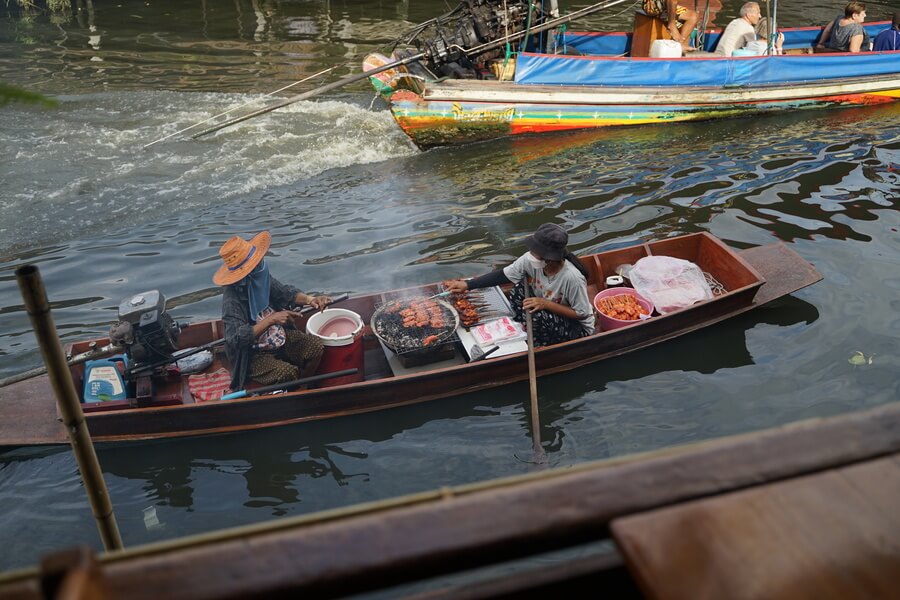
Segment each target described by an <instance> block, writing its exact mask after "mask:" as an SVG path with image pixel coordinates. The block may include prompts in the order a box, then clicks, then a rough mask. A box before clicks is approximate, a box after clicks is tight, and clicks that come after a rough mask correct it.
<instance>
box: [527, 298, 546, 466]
mask: <svg viewBox="0 0 900 600" xmlns="http://www.w3.org/2000/svg"><path fill="white" fill-rule="evenodd" d="M525 297H526V298H530V297H531V290H530V289H529V286H528V282H527V281H526V282H525ZM522 310H523V312H524V313H525V331H526V332H527V334H528V387H529V390H530V391H531V439H532V441H533V443H534V455H533V457H532V462H534V463H537V464H540V465H542V464H546V462H547V454H546V453H545V452H544V447H543V446H542V445H541V415H540V408H539V407H538V395H537V369H536V368H535V366H534V327H533V324H532V322H531V312H530V311H528V310H525V307H524V306H523V307H522Z"/></svg>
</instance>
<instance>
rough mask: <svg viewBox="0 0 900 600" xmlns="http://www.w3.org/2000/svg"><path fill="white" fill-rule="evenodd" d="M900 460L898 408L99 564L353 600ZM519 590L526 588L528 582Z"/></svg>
mask: <svg viewBox="0 0 900 600" xmlns="http://www.w3.org/2000/svg"><path fill="white" fill-rule="evenodd" d="M898 453H900V403H896V402H895V403H892V404H887V405H884V406H878V407H875V408H871V409H868V410H865V411H860V412H855V413H851V414H845V415H839V416H834V417H827V418H814V419H809V420H805V421H800V422H796V423H790V424H787V425H783V426H780V427H776V428H772V429H767V430H763V431H757V432H751V433H745V434H740V435H735V436H730V437H727V438H721V439H716V440H707V441H702V442H697V443H694V444H690V445H686V446H680V447H673V448H665V449H661V450H657V451H653V452H648V453H645V454H638V455H630V456H625V457H618V458H614V459H609V460H603V461H594V462H591V463H585V464H581V465H574V466H572V467H570V468H567V469H551V470H549V471H542V472H537V473H530V474H527V475H519V476H515V477H509V478H505V479H500V480H494V481H491V482H479V483H475V484H469V485H463V486H457V487H453V488H442V489H440V490H434V491H431V492H427V493H420V494H416V495H413V496H406V497H403V498H394V499H391V500H388V501H382V502H374V503H369V504H365V505H357V506H353V507H347V508H342V509H335V510H331V511H326V512H321V513H317V514H313V515H302V516H296V517H287V518H283V519H278V520H275V521H269V522H266V523H261V524H257V525H253V526H245V527H241V528H234V529H230V530H224V531H219V532H214V533H210V534H203V535H198V536H192V537H188V538H182V539H178V540H172V541H167V542H161V543H156V544H152V545H146V546H142V547H137V548H132V549H128V550H125V551H122V552H115V553H111V554H106V555H102V556H100V557H98V560H99V562H100V563H101V565H102V569H103V576H104V579H105V582H106V583H107V584H108V586H109V588H108V589H109V591H110V592H111V594H112V596H114V597H127V598H130V599H132V600H141V599H142V598H154V599H155V598H159V597H166V598H173V599H176V598H197V597H204V598H226V597H227V598H234V597H242V596H252V595H255V596H263V595H266V594H276V593H279V592H281V593H282V594H284V593H285V592H288V591H289V592H291V593H292V594H293V595H294V596H297V595H303V596H304V597H343V596H348V595H351V594H353V593H358V592H363V591H374V590H376V589H380V588H386V587H388V586H392V585H399V584H403V583H407V582H411V581H419V580H424V579H426V578H428V577H433V576H437V575H442V574H450V573H457V572H460V571H462V570H465V569H472V568H477V567H482V566H485V565H488V564H496V563H500V562H502V561H506V560H513V559H516V558H522V557H526V556H530V555H534V554H537V553H541V552H547V551H550V550H554V549H557V548H565V547H571V546H575V545H577V544H582V543H586V542H591V541H597V540H598V539H603V538H604V537H605V536H606V535H608V533H609V529H608V528H609V524H610V523H611V522H612V521H613V520H614V519H616V518H618V517H622V516H624V515H632V514H636V513H639V512H642V511H647V510H653V509H657V508H660V507H665V506H671V505H675V504H678V503H682V502H687V501H691V500H694V499H699V498H706V497H711V496H715V495H720V494H724V493H729V492H734V491H737V490H743V489H753V488H754V487H755V486H760V485H763V484H766V483H772V482H778V481H786V480H791V479H793V478H796V477H802V476H805V475H810V474H815V473H822V472H825V471H827V470H829V469H837V468H842V467H846V466H849V465H854V464H859V463H863V462H866V461H871V460H874V459H878V458H880V457H886V456H898ZM898 458H900V457H898ZM311 557H314V558H311ZM273 565H277V566H278V568H273ZM751 566H752V565H751ZM600 568H602V566H601V567H600ZM40 578H41V574H40V572H39V571H38V569H37V568H30V569H26V570H22V571H20V572H17V573H10V574H8V575H5V576H4V575H0V596H3V597H15V598H42V597H44V596H43V594H42V593H41V580H40ZM517 579H518V580H519V581H520V582H521V581H525V580H527V574H523V575H520V576H517ZM525 587H526V588H527V586H525ZM451 597H452V596H451Z"/></svg>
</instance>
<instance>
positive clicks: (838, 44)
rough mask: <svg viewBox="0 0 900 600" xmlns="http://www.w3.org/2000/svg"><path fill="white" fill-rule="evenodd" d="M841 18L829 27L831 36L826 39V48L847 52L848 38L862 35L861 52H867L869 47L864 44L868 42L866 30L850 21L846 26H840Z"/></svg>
mask: <svg viewBox="0 0 900 600" xmlns="http://www.w3.org/2000/svg"><path fill="white" fill-rule="evenodd" d="M842 18H843V17H840V18H837V19H835V20H834V25H832V26H831V35H830V36H829V37H828V47H829V48H832V49H833V50H840V51H841V52H849V51H850V38H852V37H853V36H855V35H862V36H863V41H862V46H861V47H860V49H861V50H868V49H869V46H868V44H867V43H866V42H867V41H868V37H869V36H868V34H867V33H866V30H865V29H863V26H862V25H860V24H859V23H857V22H855V21H851V22H849V23H847V24H846V25H841V19H842Z"/></svg>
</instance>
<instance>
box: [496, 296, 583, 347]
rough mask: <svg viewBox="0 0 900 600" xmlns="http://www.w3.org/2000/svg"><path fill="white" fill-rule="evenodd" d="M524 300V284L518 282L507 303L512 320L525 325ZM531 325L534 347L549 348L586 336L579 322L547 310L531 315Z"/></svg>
mask: <svg viewBox="0 0 900 600" xmlns="http://www.w3.org/2000/svg"><path fill="white" fill-rule="evenodd" d="M524 300H525V284H524V283H523V282H521V281H520V282H519V283H517V284H516V286H515V287H514V288H513V289H512V290H511V291H510V293H509V302H510V304H512V307H513V311H515V316H514V317H513V318H514V319H515V320H516V321H518V322H520V323H525V311H524V310H523V309H522V302H523V301H524ZM531 325H532V328H533V330H534V345H535V346H550V345H553V344H559V343H561V342H568V341H569V340H575V339H578V338H580V337H584V336H585V335H587V334H586V333H585V332H584V328H583V327H582V326H581V323H580V322H579V321H577V320H575V319H569V318H566V317H563V316H560V315H558V314H556V313H552V312H550V311H549V310H539V311H537V312H533V313H531Z"/></svg>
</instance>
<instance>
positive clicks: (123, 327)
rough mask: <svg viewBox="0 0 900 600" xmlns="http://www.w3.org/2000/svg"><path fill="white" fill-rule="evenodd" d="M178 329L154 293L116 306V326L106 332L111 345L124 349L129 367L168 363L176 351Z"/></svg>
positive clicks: (164, 299)
mask: <svg viewBox="0 0 900 600" xmlns="http://www.w3.org/2000/svg"><path fill="white" fill-rule="evenodd" d="M180 333H181V327H180V326H179V325H178V323H176V322H175V321H174V319H172V317H171V316H170V315H169V313H167V312H166V297H165V296H164V295H163V294H162V293H160V292H159V291H158V290H150V291H148V292H141V293H140V294H135V295H134V296H129V297H128V298H125V299H124V300H122V302H121V303H120V304H119V322H118V323H115V324H114V325H113V326H112V327H111V328H110V331H109V339H110V341H111V342H113V343H114V344H118V345H121V346H124V347H125V352H126V354H127V355H128V358H129V359H130V360H131V362H132V364H138V363H143V362H157V361H160V360H165V359H170V358H171V357H172V353H173V352H175V351H176V350H177V349H178V335H179V334H180Z"/></svg>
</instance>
